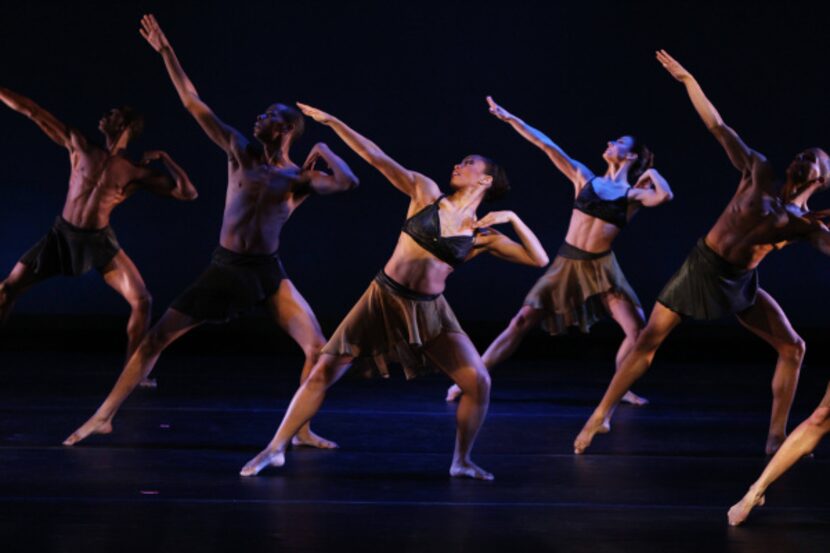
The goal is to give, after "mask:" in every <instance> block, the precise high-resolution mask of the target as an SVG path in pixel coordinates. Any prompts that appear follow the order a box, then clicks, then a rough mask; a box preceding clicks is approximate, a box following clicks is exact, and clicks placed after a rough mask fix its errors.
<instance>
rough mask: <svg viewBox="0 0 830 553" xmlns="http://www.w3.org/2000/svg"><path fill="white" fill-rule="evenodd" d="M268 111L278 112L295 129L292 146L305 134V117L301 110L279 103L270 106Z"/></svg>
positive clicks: (292, 135)
mask: <svg viewBox="0 0 830 553" xmlns="http://www.w3.org/2000/svg"><path fill="white" fill-rule="evenodd" d="M268 110H276V111H278V112H279V114H280V115H282V116H283V118H285V120H286V122H287V123H288V124H290V125H292V126H293V127H294V128H293V130H292V131H291V142H292V144H293V143H294V141H296V140H297V139H298V138H300V137H301V136H302V135H303V133H304V132H305V118H304V117H303V114H302V113H300V110H298V109H295V108H293V107H291V106H288V105H286V104H279V103H277V104H272V105H270V106H269V107H268Z"/></svg>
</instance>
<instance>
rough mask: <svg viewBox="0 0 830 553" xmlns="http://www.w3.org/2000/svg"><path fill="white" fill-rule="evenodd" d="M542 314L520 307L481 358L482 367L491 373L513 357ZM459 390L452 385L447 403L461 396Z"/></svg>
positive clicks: (448, 392)
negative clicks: (497, 366) (494, 368)
mask: <svg viewBox="0 0 830 553" xmlns="http://www.w3.org/2000/svg"><path fill="white" fill-rule="evenodd" d="M543 314H544V312H543V311H542V310H541V309H536V308H534V307H531V306H529V305H524V306H522V308H521V309H519V312H518V313H516V316H515V317H513V318H512V319H511V320H510V324H508V325H507V328H505V329H504V330H503V331H502V333H501V334H499V335H498V337H497V338H496V339H495V340H493V343H492V344H490V346H489V347H488V348H487V351H485V352H484V355H482V356H481V359H482V361H483V362H484V366H485V367H487V370H488V371H492V370H493V367H495V366H496V365H498V364H499V363H501V362H502V361H504V360H505V359H507V358H508V357H510V356H511V355H513V352H514V351H516V348H517V347H519V344H520V343H521V342H522V340H523V339H524V337H525V336H526V335H527V333H528V332H529V331H530V329H532V328H534V327H535V326H536V325H537V324H539V321H541V320H542V315H543ZM461 394H462V392H461V388H459V387H458V385H457V384H453V385H452V386H450V388H449V389H448V390H447V398H446V400H447V401H455V400H456V399H458V398H459V397H460V396H461Z"/></svg>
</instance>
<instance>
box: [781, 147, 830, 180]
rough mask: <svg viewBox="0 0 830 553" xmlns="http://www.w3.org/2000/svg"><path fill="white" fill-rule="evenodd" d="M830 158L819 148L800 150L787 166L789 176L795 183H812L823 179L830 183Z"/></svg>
mask: <svg viewBox="0 0 830 553" xmlns="http://www.w3.org/2000/svg"><path fill="white" fill-rule="evenodd" d="M828 174H830V159H828V157H827V154H826V153H824V152H823V151H821V150H819V149H818V148H808V149H807V150H804V151H803V152H800V153H799V154H797V155H796V156H795V158H793V160H792V162H790V166H789V167H787V177H788V178H789V180H790V181H792V182H793V183H794V184H804V185H808V184H812V183H814V182H816V181H821V182H823V183H824V184H825V185H827V184H828V178H827V177H828Z"/></svg>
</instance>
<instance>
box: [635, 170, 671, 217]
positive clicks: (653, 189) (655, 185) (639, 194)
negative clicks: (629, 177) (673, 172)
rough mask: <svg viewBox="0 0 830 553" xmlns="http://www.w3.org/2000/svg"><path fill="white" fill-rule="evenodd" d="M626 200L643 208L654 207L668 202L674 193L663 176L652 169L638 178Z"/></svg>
mask: <svg viewBox="0 0 830 553" xmlns="http://www.w3.org/2000/svg"><path fill="white" fill-rule="evenodd" d="M628 198H629V199H630V200H634V201H636V202H640V204H641V205H644V206H645V207H656V206H658V205H661V204H664V203H666V202H670V201H671V200H672V198H674V193H673V192H672V191H671V188H669V183H668V181H667V180H666V179H664V178H663V175H661V174H660V173H658V172H657V169H654V168H652V169H648V170H647V171H646V172H645V173H643V174H642V175H641V176H640V178H639V179H638V180H637V184H635V185H634V186H633V187H632V189H631V191H630V192H629V193H628Z"/></svg>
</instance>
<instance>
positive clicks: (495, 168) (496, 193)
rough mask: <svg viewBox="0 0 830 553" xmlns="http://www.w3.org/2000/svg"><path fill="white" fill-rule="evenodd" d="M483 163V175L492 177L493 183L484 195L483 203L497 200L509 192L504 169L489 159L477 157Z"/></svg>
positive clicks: (508, 182)
mask: <svg viewBox="0 0 830 553" xmlns="http://www.w3.org/2000/svg"><path fill="white" fill-rule="evenodd" d="M479 157H480V158H481V160H482V161H483V162H484V174H485V175H489V176H491V177H493V183H492V184H491V185H490V188H488V189H487V192H486V193H485V194H484V201H485V202H490V201H493V200H498V199H499V198H501V197H502V196H504V195H505V194H507V192H508V191H509V190H510V181H509V180H507V173H505V172H504V169H502V167H501V166H500V165H499V164H498V163H496V162H495V161H493V160H492V159H490V158H489V157H484V156H479Z"/></svg>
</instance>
